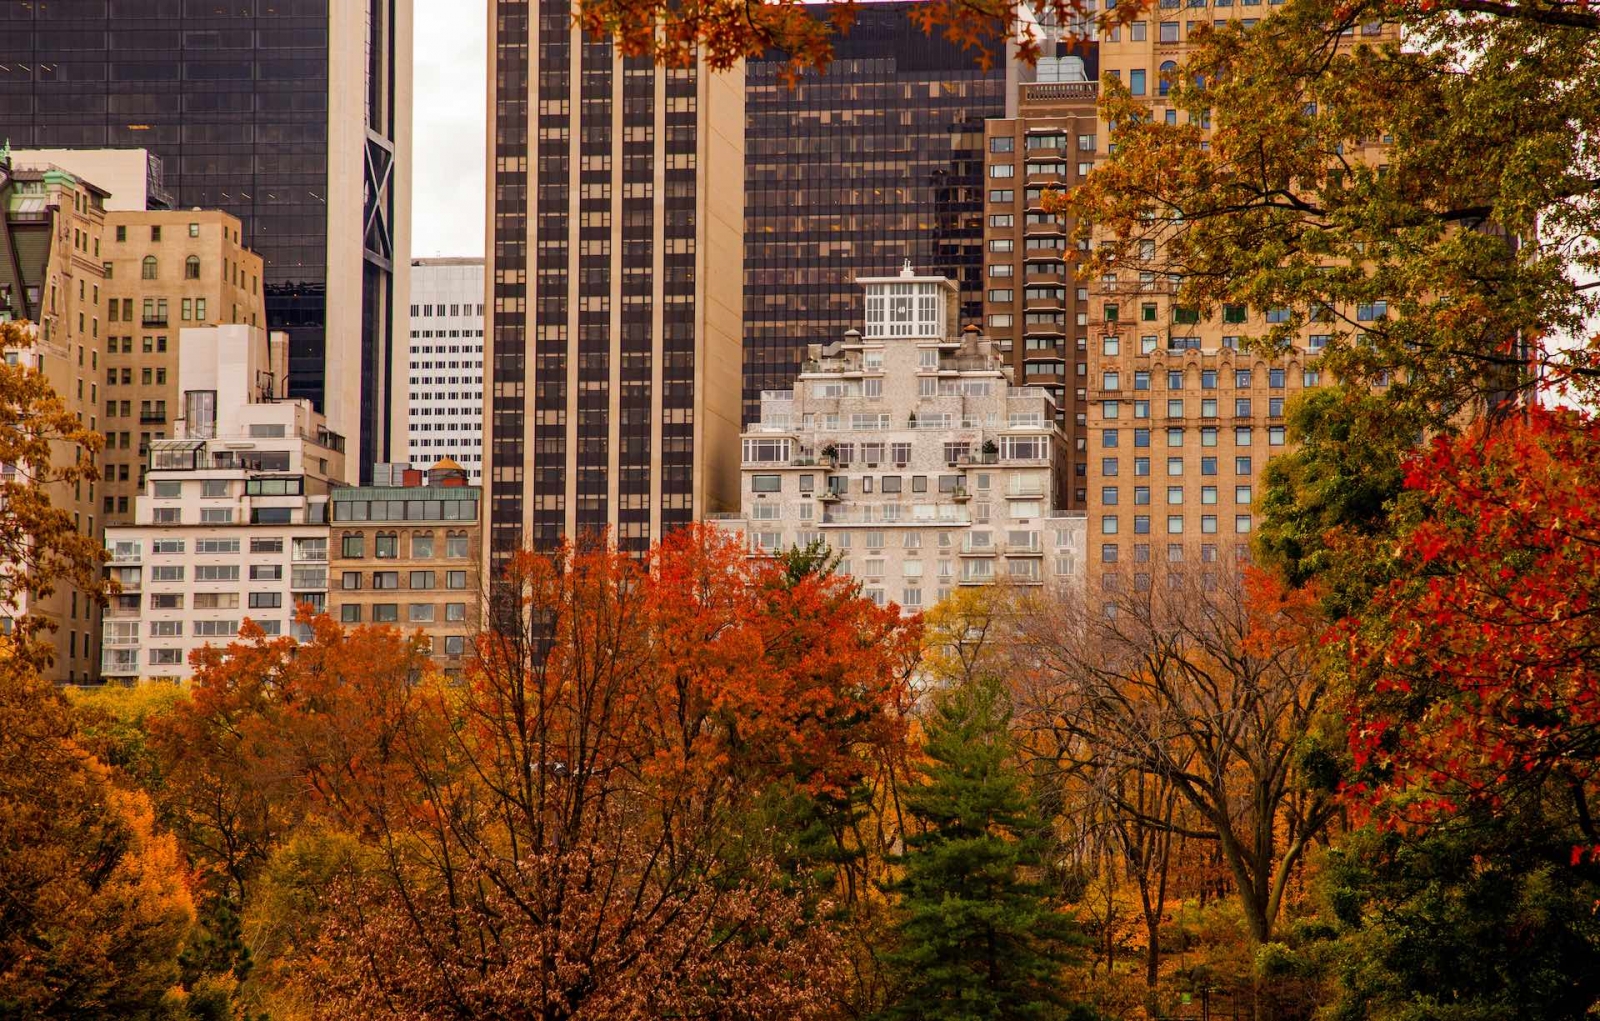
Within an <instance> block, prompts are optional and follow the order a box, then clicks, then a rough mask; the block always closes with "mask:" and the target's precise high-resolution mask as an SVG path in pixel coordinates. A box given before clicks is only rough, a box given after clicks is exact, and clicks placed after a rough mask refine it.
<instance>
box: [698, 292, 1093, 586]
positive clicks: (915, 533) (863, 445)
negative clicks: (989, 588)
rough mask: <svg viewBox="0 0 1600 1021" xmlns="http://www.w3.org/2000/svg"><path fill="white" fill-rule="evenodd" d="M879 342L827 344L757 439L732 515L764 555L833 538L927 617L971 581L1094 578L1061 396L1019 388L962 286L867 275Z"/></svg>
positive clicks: (869, 338) (772, 408) (764, 401)
mask: <svg viewBox="0 0 1600 1021" xmlns="http://www.w3.org/2000/svg"><path fill="white" fill-rule="evenodd" d="M859 284H860V286H861V287H862V288H863V289H864V290H865V292H866V294H865V297H866V317H865V318H866V332H865V333H863V332H862V331H861V330H858V329H854V328H852V329H850V330H847V331H846V332H844V333H843V334H841V335H840V336H839V337H837V338H835V339H834V340H833V341H831V342H829V343H827V344H813V345H811V348H810V350H809V351H808V357H807V360H806V361H805V363H804V364H803V365H802V366H801V370H800V373H799V375H798V377H797V378H796V379H795V380H794V382H793V388H792V389H786V390H768V391H766V392H764V393H763V394H762V395H761V418H760V419H759V420H758V421H757V422H756V423H755V424H753V425H751V426H750V427H749V428H748V429H747V430H746V431H745V433H744V443H743V455H744V462H743V463H744V470H743V476H744V477H743V485H741V487H740V489H741V491H742V495H743V501H744V507H743V510H742V512H741V514H740V515H738V516H737V517H733V516H731V515H730V516H728V517H726V518H723V519H719V520H718V522H717V523H718V524H719V525H720V526H722V527H725V528H728V529H730V530H733V531H738V532H743V533H744V534H745V535H746V537H747V541H748V543H749V549H750V553H751V555H752V556H771V555H773V554H775V553H778V552H781V551H783V550H786V549H790V548H793V547H796V546H798V547H801V548H804V547H807V546H809V545H810V544H812V543H814V542H819V541H820V542H824V543H827V545H828V546H829V547H830V548H831V549H832V550H833V551H834V552H835V553H837V554H838V555H839V557H840V558H841V559H840V562H839V566H838V570H839V571H841V572H842V573H845V574H851V575H854V576H855V577H856V578H857V579H859V580H860V582H861V585H862V589H861V591H862V594H863V595H864V596H866V597H867V598H868V599H871V600H872V601H873V602H875V603H877V604H878V605H880V606H882V605H884V604H886V603H889V602H894V603H898V604H899V605H900V607H901V608H902V609H903V610H905V611H906V612H917V611H920V610H922V609H924V608H925V607H928V606H932V605H933V604H934V603H936V602H938V601H939V600H941V599H944V598H945V597H946V596H948V595H949V594H950V593H951V592H952V591H954V589H955V588H956V587H957V586H960V585H990V584H993V583H995V582H997V581H1002V582H1005V583H1008V584H1013V585H1024V586H1033V585H1043V584H1046V583H1050V584H1058V585H1064V586H1068V587H1070V588H1072V589H1073V590H1076V589H1077V588H1078V586H1079V585H1081V582H1082V577H1083V568H1084V564H1083V542H1084V518H1083V515H1082V513H1081V512H1067V511H1060V510H1056V508H1058V507H1060V505H1061V491H1062V489H1063V488H1064V487H1065V484H1066V481H1067V480H1066V467H1067V464H1068V458H1067V450H1066V443H1065V437H1064V435H1063V433H1062V429H1061V426H1060V424H1059V423H1058V422H1057V420H1056V410H1055V405H1054V402H1053V400H1052V399H1051V397H1050V395H1049V394H1048V393H1047V392H1046V391H1044V390H1042V389H1040V388H1038V387H1018V386H1015V385H1013V384H1012V374H1013V370H1012V368H1011V367H1010V366H1009V365H1008V364H1007V359H1006V357H1005V356H1004V355H1003V354H1001V353H1000V352H999V351H998V350H997V349H996V347H995V345H994V343H993V342H992V341H991V340H990V339H989V338H988V337H985V336H984V335H982V334H981V333H980V332H979V330H978V328H977V327H976V326H973V325H970V324H969V325H968V326H967V327H966V328H965V329H959V328H958V326H957V322H956V320H957V317H958V315H959V309H960V300H959V294H958V290H957V288H956V286H955V284H954V283H953V282H952V281H949V280H947V279H945V278H943V277H937V276H917V275H916V274H915V273H914V272H913V271H912V269H911V267H910V266H909V265H907V266H906V267H905V269H904V270H902V272H901V273H900V274H899V275H898V276H893V277H868V278H865V279H862V280H860V281H859Z"/></svg>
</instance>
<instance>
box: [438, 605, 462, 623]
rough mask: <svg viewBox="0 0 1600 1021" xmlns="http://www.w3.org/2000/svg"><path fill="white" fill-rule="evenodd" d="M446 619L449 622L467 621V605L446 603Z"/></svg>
mask: <svg viewBox="0 0 1600 1021" xmlns="http://www.w3.org/2000/svg"><path fill="white" fill-rule="evenodd" d="M444 619H445V620H448V621H461V620H466V619H467V604H466V603H445V604H444Z"/></svg>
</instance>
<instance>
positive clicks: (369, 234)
mask: <svg viewBox="0 0 1600 1021" xmlns="http://www.w3.org/2000/svg"><path fill="white" fill-rule="evenodd" d="M410 66H411V3H410V0H340V2H337V3H333V2H328V0H228V2H226V3H192V2H184V3H179V2H177V0H115V2H110V0H73V2H71V3H18V2H13V3H4V4H0V125H4V130H3V132H0V134H4V135H7V136H9V137H10V139H11V142H12V144H13V145H15V146H17V147H18V148H29V149H45V148H64V149H105V148H137V149H145V150H148V151H149V152H151V153H154V154H155V155H157V156H158V157H159V158H160V160H161V162H162V165H163V168H164V174H165V184H166V187H167V189H168V190H169V191H170V192H171V193H172V196H173V198H174V200H175V206H174V207H175V208H179V209H190V208H196V207H198V208H201V209H220V210H223V211H226V212H228V213H229V214H231V215H233V216H235V217H237V218H238V220H239V222H240V225H241V229H242V237H241V243H242V244H243V245H245V246H246V247H248V248H250V249H251V250H253V251H255V252H257V253H259V254H260V255H261V257H262V259H263V261H264V263H265V270H264V273H265V277H264V283H263V287H264V295H263V296H264V299H265V304H266V316H267V318H266V324H267V325H268V327H269V328H271V329H274V330H282V331H285V332H287V333H288V335H289V345H290V347H289V392H290V393H291V394H292V395H293V396H297V397H306V398H309V399H310V400H311V401H312V402H313V403H314V404H315V405H316V407H317V408H318V409H319V410H321V411H324V412H325V413H326V414H328V416H329V417H330V422H331V423H332V424H333V426H334V427H335V428H337V429H339V430H340V431H341V432H343V433H344V434H345V435H347V436H349V437H350V442H351V444H352V455H353V456H352V458H351V460H350V468H351V470H352V471H354V470H356V469H357V468H358V467H361V468H364V467H365V466H367V465H370V464H372V463H375V462H377V461H383V460H389V459H390V453H391V449H390V445H391V443H392V444H394V445H395V449H398V444H399V442H400V441H401V439H402V438H403V434H398V433H396V434H394V435H391V431H392V430H398V429H402V428H403V427H404V417H403V416H404V401H402V400H398V399H395V397H396V395H397V394H398V393H400V392H403V391H398V390H395V389H394V386H395V378H394V377H395V376H396V375H398V374H400V373H403V368H396V367H395V365H394V363H395V362H396V361H401V362H403V360H404V357H405V350H404V348H405V345H404V342H403V339H402V338H403V331H404V329H405V326H404V323H405V307H406V305H407V304H408V300H407V297H406V277H407V275H408V273H409V270H410V252H409V245H410V236H409V225H410V208H409V207H410V200H411V196H410V189H411V178H410V174H411V170H410V146H411V136H410V106H411V96H410V92H411V72H410ZM397 334H398V335H397ZM357 453H359V456H355V455H356V454H357Z"/></svg>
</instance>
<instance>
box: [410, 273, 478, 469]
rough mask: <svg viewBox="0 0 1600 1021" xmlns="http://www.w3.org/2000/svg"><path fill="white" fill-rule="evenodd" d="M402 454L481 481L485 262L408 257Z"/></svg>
mask: <svg viewBox="0 0 1600 1021" xmlns="http://www.w3.org/2000/svg"><path fill="white" fill-rule="evenodd" d="M410 345H411V346H410V351H409V362H408V363H407V366H406V367H407V369H408V370H409V371H408V375H407V377H406V384H407V385H406V394H407V402H408V405H409V407H408V409H407V418H406V442H405V446H404V448H403V450H404V454H405V459H406V460H407V461H410V462H411V463H412V464H428V463H431V462H433V461H436V460H439V459H440V458H449V459H451V460H453V461H456V462H459V463H460V464H461V466H462V467H463V468H465V469H467V471H468V473H469V475H470V477H471V481H472V482H473V483H474V484H475V485H476V484H479V483H481V482H482V480H483V260H482V259H413V260H412V262H411V340H410Z"/></svg>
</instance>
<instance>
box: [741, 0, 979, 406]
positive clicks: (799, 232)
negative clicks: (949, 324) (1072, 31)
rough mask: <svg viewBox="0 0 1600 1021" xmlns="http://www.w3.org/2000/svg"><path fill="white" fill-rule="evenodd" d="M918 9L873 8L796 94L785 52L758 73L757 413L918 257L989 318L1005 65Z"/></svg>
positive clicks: (919, 266)
mask: <svg viewBox="0 0 1600 1021" xmlns="http://www.w3.org/2000/svg"><path fill="white" fill-rule="evenodd" d="M819 6H820V5H819ZM916 7H917V4H916V3H870V4H863V5H861V7H860V11H859V15H858V17H857V20H856V23H855V25H854V26H853V27H852V28H851V29H850V31H849V33H848V34H846V35H843V36H841V37H839V39H838V40H837V43H836V47H835V55H834V60H833V63H832V64H831V65H830V66H829V68H828V70H827V71H826V72H825V73H823V74H820V75H817V74H807V75H805V76H804V77H802V78H801V79H800V81H799V84H798V85H797V86H796V87H795V88H792V89H791V88H790V87H789V85H788V84H787V83H786V82H785V81H784V80H783V78H782V75H781V72H782V70H783V66H784V65H783V61H782V59H781V57H780V56H779V55H774V59H771V60H763V61H755V62H751V63H750V64H749V65H748V66H747V67H746V86H745V126H746V134H745V213H744V223H745V242H744V244H745V248H744V418H745V420H746V421H751V420H753V419H754V417H755V416H756V415H758V414H759V409H760V396H761V391H762V390H771V389H786V388H787V387H788V386H789V385H790V383H791V382H792V381H793V380H794V377H795V375H796V373H797V372H799V368H800V362H801V359H802V358H803V357H804V354H805V347H806V345H807V344H814V343H827V342H829V341H833V340H838V339H839V338H840V337H841V335H842V334H843V333H844V331H845V330H847V329H849V328H851V327H852V326H856V325H859V324H858V319H859V317H860V308H859V306H860V300H861V298H860V288H859V287H857V286H856V283H855V280H856V278H857V277H863V276H887V275H891V274H893V273H897V272H899V270H900V267H901V265H902V264H903V263H904V262H905V260H907V259H910V260H911V264H912V265H913V266H914V267H915V268H916V270H917V272H918V273H921V274H926V275H932V276H943V277H947V278H949V279H951V280H954V281H957V282H958V283H959V284H960V287H961V314H962V319H963V320H964V321H968V322H977V321H978V318H979V316H980V315H981V314H982V310H983V309H982V305H983V293H982V279H981V272H982V268H983V252H982V248H983V189H984V180H983V156H984V154H983V137H984V135H983V132H984V127H983V122H984V120H985V119H986V118H989V117H1003V116H1005V114H1006V93H1007V86H1006V78H1007V76H1006V66H1005V60H1003V59H998V60H997V61H996V62H995V66H994V67H993V68H992V69H990V70H988V71H985V70H983V69H981V68H980V66H979V62H978V54H976V53H975V52H973V51H970V50H963V49H962V48H961V47H959V46H957V45H955V44H954V43H951V42H948V41H946V40H944V39H943V38H941V37H939V36H938V35H937V34H936V35H933V36H929V35H926V34H924V33H923V32H922V30H921V29H920V28H918V27H917V25H916V24H915V23H913V21H912V20H911V18H910V12H911V11H913V10H914V9H915V8H916ZM818 16H819V17H826V16H827V14H826V11H825V10H822V11H819V13H818Z"/></svg>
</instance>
